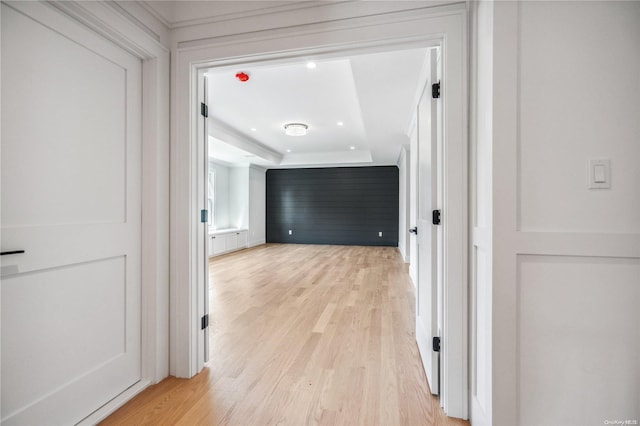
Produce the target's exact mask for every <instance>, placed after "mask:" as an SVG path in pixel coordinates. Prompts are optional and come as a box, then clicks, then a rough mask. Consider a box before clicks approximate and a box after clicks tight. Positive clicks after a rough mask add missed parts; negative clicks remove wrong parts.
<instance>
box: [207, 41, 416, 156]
mask: <svg viewBox="0 0 640 426" xmlns="http://www.w3.org/2000/svg"><path fill="white" fill-rule="evenodd" d="M426 52H427V49H426V48H425V49H411V50H398V51H390V52H381V53H370V54H362V55H354V56H350V57H348V58H331V59H317V60H314V62H315V63H316V67H315V68H314V69H309V68H307V66H306V65H307V61H306V60H305V59H300V60H297V61H294V62H289V63H286V64H272V65H269V64H248V65H246V66H241V67H237V68H235V69H229V68H225V69H215V68H213V69H210V70H209V71H208V72H207V77H208V81H209V116H210V125H209V134H210V145H209V152H210V156H211V157H212V158H213V159H217V160H218V161H221V162H223V163H228V164H238V165H244V164H249V163H252V164H259V165H262V166H264V167H269V168H276V167H308V166H346V165H358V166H365V165H394V164H396V162H397V160H398V155H399V153H400V148H401V146H402V145H403V144H408V142H409V140H408V137H407V135H406V132H407V126H408V124H409V120H410V117H411V113H412V111H413V108H415V103H416V101H417V95H418V91H419V90H420V89H421V88H422V85H423V84H424V83H425V81H424V77H422V74H423V66H424V62H425V57H426ZM240 71H242V72H245V73H247V74H249V76H250V79H249V81H247V82H240V81H239V80H237V79H236V77H235V74H236V73H237V72H240ZM290 122H300V123H305V124H307V125H308V126H309V132H308V134H307V135H306V136H300V137H295V136H287V135H285V133H284V124H286V123H290ZM338 122H342V123H343V124H342V125H338ZM253 129H255V130H253ZM224 145H228V146H227V147H225V146H224ZM251 156H252V157H251Z"/></svg>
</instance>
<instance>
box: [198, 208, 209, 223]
mask: <svg viewBox="0 0 640 426" xmlns="http://www.w3.org/2000/svg"><path fill="white" fill-rule="evenodd" d="M200 222H202V223H207V222H209V210H206V209H205V210H200Z"/></svg>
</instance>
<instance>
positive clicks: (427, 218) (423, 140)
mask: <svg viewBox="0 0 640 426" xmlns="http://www.w3.org/2000/svg"><path fill="white" fill-rule="evenodd" d="M427 55H428V58H427V62H428V81H427V82H426V84H425V86H424V89H423V91H422V95H421V96H420V99H419V101H418V105H417V112H416V114H417V135H418V182H417V184H418V215H417V217H418V234H417V239H418V285H417V286H416V290H417V291H416V293H417V297H416V341H417V343H418V349H419V351H420V356H421V358H422V364H423V366H424V369H425V372H426V374H427V380H428V381H429V388H430V389H431V393H432V394H434V395H438V394H439V393H440V386H441V377H440V368H439V367H440V366H439V361H440V359H439V353H438V352H435V351H434V350H433V345H432V342H433V338H434V337H442V336H441V334H440V330H439V328H438V325H439V324H438V317H439V310H438V308H439V303H438V300H439V295H441V293H439V292H438V290H439V285H438V284H439V282H440V280H441V278H442V276H441V272H442V271H441V268H439V266H438V260H439V254H440V253H441V251H442V240H441V238H438V237H439V235H440V236H441V235H442V234H441V233H439V232H438V226H436V225H433V224H432V211H433V210H436V209H438V208H439V207H438V206H439V204H438V201H439V200H438V198H439V196H438V195H439V194H438V192H439V187H440V185H439V181H440V180H441V178H440V174H439V168H438V166H439V164H438V163H439V162H438V156H439V152H440V149H439V146H438V124H439V122H438V115H437V114H438V108H437V103H438V100H437V99H434V98H433V97H432V94H431V87H432V85H433V84H434V83H435V82H436V81H437V70H436V61H437V59H436V55H437V51H436V49H431V50H429V52H428V53H427Z"/></svg>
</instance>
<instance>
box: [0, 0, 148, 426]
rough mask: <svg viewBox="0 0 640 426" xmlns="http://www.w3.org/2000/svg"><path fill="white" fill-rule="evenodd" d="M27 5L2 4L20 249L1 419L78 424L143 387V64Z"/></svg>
mask: <svg viewBox="0 0 640 426" xmlns="http://www.w3.org/2000/svg"><path fill="white" fill-rule="evenodd" d="M19 9H22V6H19V7H18V8H14V7H13V6H12V5H7V4H3V5H2V88H3V93H2V111H3V114H2V250H3V251H9V250H25V253H24V254H17V255H11V256H3V257H2V275H3V277H2V340H3V342H2V343H3V345H2V372H3V374H2V389H3V392H2V422H3V423H5V422H6V423H11V424H25V423H26V424H43V423H46V424H69V423H75V422H78V421H80V420H82V419H83V418H84V417H86V416H87V415H89V414H91V412H93V411H94V410H96V409H98V408H99V407H101V406H102V405H104V404H105V403H106V402H108V401H109V400H111V399H113V398H114V397H116V396H118V395H119V394H120V393H121V392H123V391H124V390H125V389H127V388H129V387H130V386H132V385H133V384H135V383H136V382H138V381H139V380H140V379H141V334H140V330H141V318H140V316H141V313H140V309H141V308H140V306H141V232H142V230H141V204H142V203H141V181H142V168H141V167H142V156H141V154H142V152H141V140H142V128H141V126H142V117H141V113H142V105H141V98H142V88H141V82H142V74H141V72H142V66H141V61H140V60H139V59H138V58H136V57H134V56H132V55H131V54H129V53H127V52H125V51H124V50H122V49H120V48H118V47H116V46H115V45H114V44H112V43H110V42H108V41H107V40H105V39H102V38H101V37H99V36H97V35H95V34H94V33H91V32H89V31H87V30H79V29H78V27H77V26H66V25H64V24H61V22H63V21H62V20H60V19H59V17H60V16H61V15H58V14H57V12H53V11H52V10H51V9H48V10H47V8H46V7H45V6H42V5H33V7H31V5H27V6H25V9H26V10H27V11H30V10H34V11H36V12H37V13H34V15H36V16H38V17H39V18H35V17H33V16H31V17H30V16H28V15H27V14H26V13H25V12H24V10H19ZM43 17H44V18H43ZM45 18H47V19H45ZM48 18H50V19H48ZM38 19H40V20H38ZM65 23H66V22H65Z"/></svg>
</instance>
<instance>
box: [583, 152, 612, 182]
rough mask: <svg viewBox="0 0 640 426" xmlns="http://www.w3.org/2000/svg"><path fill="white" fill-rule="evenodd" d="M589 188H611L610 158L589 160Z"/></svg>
mask: <svg viewBox="0 0 640 426" xmlns="http://www.w3.org/2000/svg"><path fill="white" fill-rule="evenodd" d="M587 187H588V188H589V189H608V188H611V160H609V159H599V160H589V182H588V186H587Z"/></svg>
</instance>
